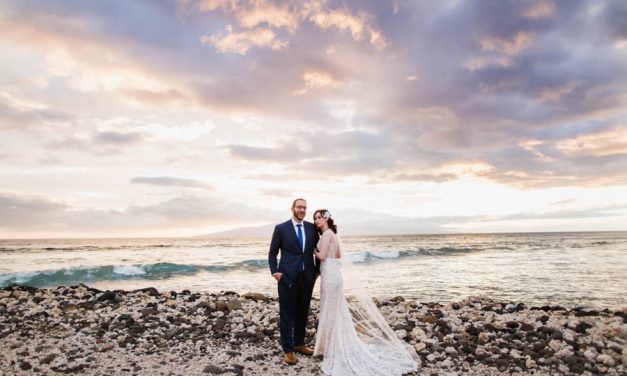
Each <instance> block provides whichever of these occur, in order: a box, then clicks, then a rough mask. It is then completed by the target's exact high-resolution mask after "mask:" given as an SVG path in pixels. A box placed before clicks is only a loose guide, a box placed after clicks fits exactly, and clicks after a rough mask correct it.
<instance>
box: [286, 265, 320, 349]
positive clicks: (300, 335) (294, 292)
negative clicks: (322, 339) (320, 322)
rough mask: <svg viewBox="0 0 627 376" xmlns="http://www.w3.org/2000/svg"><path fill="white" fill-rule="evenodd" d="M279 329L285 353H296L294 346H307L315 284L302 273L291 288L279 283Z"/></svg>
mask: <svg viewBox="0 0 627 376" xmlns="http://www.w3.org/2000/svg"><path fill="white" fill-rule="evenodd" d="M278 285H279V287H278V289H279V328H280V333H281V347H283V351H284V352H286V353H288V352H294V346H300V345H304V344H305V329H306V327H307V316H308V315H309V305H310V303H311V294H312V293H313V284H311V283H309V282H308V281H307V278H306V277H305V273H303V272H300V273H298V275H297V276H296V279H295V280H294V282H293V283H292V285H291V286H288V285H286V284H285V283H283V282H281V281H279V284H278Z"/></svg>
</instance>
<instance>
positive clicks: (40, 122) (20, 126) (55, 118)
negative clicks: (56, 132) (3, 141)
mask: <svg viewBox="0 0 627 376" xmlns="http://www.w3.org/2000/svg"><path fill="white" fill-rule="evenodd" d="M76 123H77V119H76V117H75V116H73V115H72V114H69V113H66V112H63V111H58V110H54V109H51V108H49V107H47V106H45V105H41V104H37V103H32V102H28V101H24V100H18V99H16V98H14V97H13V96H12V95H10V94H8V93H0V129H13V130H20V131H34V130H39V131H45V130H48V129H50V128H57V129H58V128H59V127H68V128H69V127H73V126H74V125H76Z"/></svg>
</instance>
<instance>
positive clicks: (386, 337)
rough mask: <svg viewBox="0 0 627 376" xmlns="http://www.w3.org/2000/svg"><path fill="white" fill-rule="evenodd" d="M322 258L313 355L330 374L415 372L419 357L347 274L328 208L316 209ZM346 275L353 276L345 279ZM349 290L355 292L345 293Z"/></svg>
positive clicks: (346, 260) (320, 257)
mask: <svg viewBox="0 0 627 376" xmlns="http://www.w3.org/2000/svg"><path fill="white" fill-rule="evenodd" d="M314 223H315V224H316V227H317V228H318V232H319V233H320V240H319V241H318V246H317V249H316V250H315V254H316V257H318V259H320V260H321V265H320V273H321V277H322V281H321V284H320V318H319V321H318V331H317V333H316V344H315V347H314V355H322V356H323V361H322V371H323V372H324V373H325V374H327V375H382V376H383V375H386V376H387V375H402V374H403V373H408V372H412V371H416V370H417V368H418V359H419V358H418V355H417V354H416V352H415V351H414V349H413V348H411V347H410V346H409V345H408V344H406V343H404V342H402V341H401V340H399V339H398V337H396V335H395V333H394V331H393V330H392V329H391V328H390V326H389V325H388V324H387V322H386V321H385V319H384V318H383V316H382V315H381V313H380V312H379V310H378V308H377V307H376V305H375V304H374V302H373V301H372V299H371V298H370V297H369V296H368V294H367V293H366V292H365V291H364V290H362V289H360V288H359V285H360V284H359V283H355V282H356V280H355V279H354V277H353V276H352V275H351V274H350V273H347V272H349V271H350V269H351V267H352V263H351V262H350V261H349V260H348V257H347V255H346V254H345V253H344V249H343V247H342V245H341V242H340V241H339V239H338V237H337V235H336V234H337V226H336V225H335V224H334V223H333V218H331V213H329V211H328V210H326V209H319V210H316V212H315V213H314ZM345 277H349V278H346V279H345ZM345 291H346V292H348V293H350V296H348V295H345Z"/></svg>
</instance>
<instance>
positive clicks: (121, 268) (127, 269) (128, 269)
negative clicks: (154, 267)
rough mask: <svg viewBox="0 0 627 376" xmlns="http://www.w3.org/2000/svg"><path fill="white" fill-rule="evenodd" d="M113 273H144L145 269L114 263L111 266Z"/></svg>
mask: <svg viewBox="0 0 627 376" xmlns="http://www.w3.org/2000/svg"><path fill="white" fill-rule="evenodd" d="M113 273H114V274H120V275H144V274H146V270H145V269H144V267H142V266H134V265H116V266H114V267H113Z"/></svg>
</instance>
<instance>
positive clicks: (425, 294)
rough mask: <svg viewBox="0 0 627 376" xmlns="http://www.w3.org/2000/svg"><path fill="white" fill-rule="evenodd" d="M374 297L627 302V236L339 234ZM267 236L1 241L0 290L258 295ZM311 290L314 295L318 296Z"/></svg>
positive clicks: (267, 280)
mask: <svg viewBox="0 0 627 376" xmlns="http://www.w3.org/2000/svg"><path fill="white" fill-rule="evenodd" d="M343 242H344V247H345V250H346V253H347V254H348V255H350V258H351V260H352V261H353V262H354V263H355V267H356V268H357V270H359V271H360V274H361V276H362V279H363V280H364V284H365V286H364V287H365V288H366V289H367V290H368V291H369V292H370V293H371V294H372V295H373V296H375V297H379V298H386V297H393V296H399V295H400V296H403V297H406V298H413V299H418V300H419V301H423V302H426V301H438V302H448V301H457V300H461V299H463V298H465V297H467V296H473V295H487V296H490V297H492V298H494V299H497V300H501V301H513V302H524V303H526V304H531V305H545V304H558V305H563V306H566V307H574V306H584V307H599V308H605V307H609V308H618V307H624V306H627V232H587V233H511V234H446V235H394V236H347V237H344V239H343ZM269 243H270V235H268V237H267V238H251V239H206V238H163V239H161V238H151V239H54V240H40V239H39V240H0V286H8V285H10V284H26V285H31V286H36V287H53V286H59V285H65V286H70V285H76V284H78V283H85V284H88V285H90V286H93V287H96V288H99V289H103V290H104V289H125V290H133V289H138V288H144V287H155V288H157V289H158V290H160V291H171V290H174V291H181V290H183V289H188V290H192V291H204V292H219V291H227V290H228V291H235V292H239V293H245V292H261V293H264V294H267V295H273V296H276V295H277V292H276V282H275V281H274V280H273V279H272V278H271V276H270V270H269V268H268V261H267V260H268V247H269ZM317 291H318V286H316V288H315V293H314V294H315V295H317V294H318V292H317Z"/></svg>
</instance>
